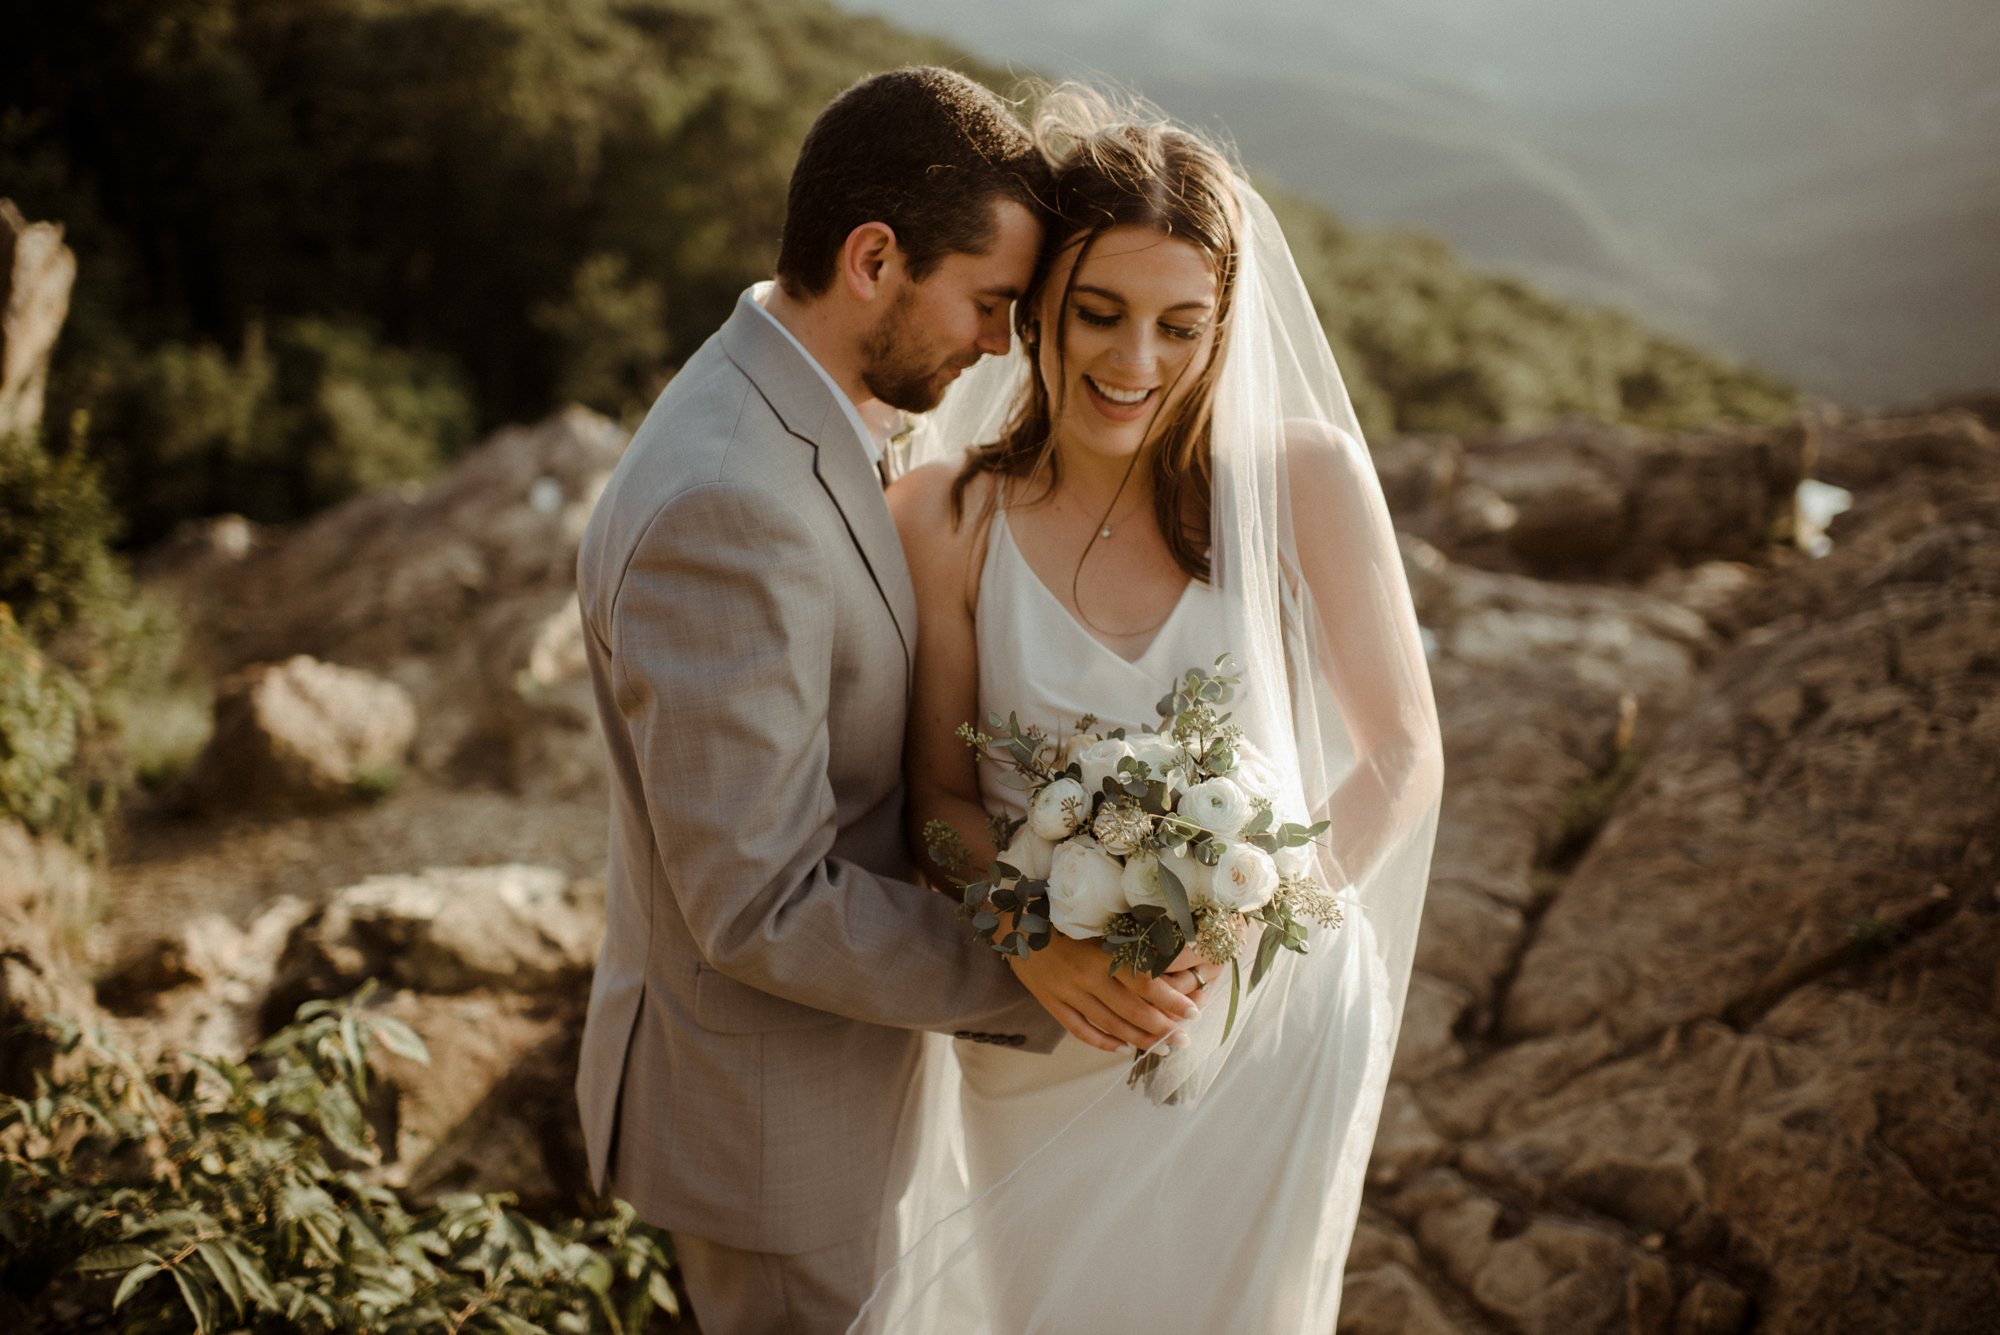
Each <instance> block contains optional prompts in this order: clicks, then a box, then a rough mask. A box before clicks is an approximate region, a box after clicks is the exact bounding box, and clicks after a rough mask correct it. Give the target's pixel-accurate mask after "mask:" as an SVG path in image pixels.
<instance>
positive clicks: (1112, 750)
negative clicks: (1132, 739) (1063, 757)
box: [1073, 737, 1132, 797]
mask: <svg viewBox="0 0 2000 1335" xmlns="http://www.w3.org/2000/svg"><path fill="white" fill-rule="evenodd" d="M1131 754H1132V748H1131V747H1130V746H1127V745H1126V744H1125V742H1124V741H1123V740H1122V739H1121V738H1117V737H1106V738H1105V739H1104V740H1102V741H1098V742H1092V743H1091V744H1090V745H1089V746H1086V747H1084V748H1083V749H1082V750H1081V751H1079V752H1077V753H1076V755H1075V757H1073V758H1074V760H1075V762H1076V763H1077V764H1078V765H1081V766H1082V767H1083V791H1084V792H1086V793H1089V794H1090V795H1091V796H1092V797H1095V796H1097V794H1099V793H1101V792H1103V791H1104V781H1105V780H1106V779H1108V778H1111V777H1112V776H1113V775H1115V774H1117V773H1118V762H1119V761H1121V760H1123V759H1124V758H1125V757H1126V756H1129V755H1131Z"/></svg>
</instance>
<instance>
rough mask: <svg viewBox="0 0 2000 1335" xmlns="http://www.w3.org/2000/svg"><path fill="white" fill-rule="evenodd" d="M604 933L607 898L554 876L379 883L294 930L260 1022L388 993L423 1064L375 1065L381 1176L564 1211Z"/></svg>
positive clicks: (476, 871) (395, 1060)
mask: <svg viewBox="0 0 2000 1335" xmlns="http://www.w3.org/2000/svg"><path fill="white" fill-rule="evenodd" d="M603 931H604V898H603V889H602V886H601V885H599V884H597V883H595V882H575V881H572V880H570V878H568V877H566V876H564V875H563V874H562V873H561V872H558V871H555V870H552V869H550V868H547V867H530V866H520V865H509V866H499V867H457V868H441V869H433V870H431V871H426V872H422V873H419V874H416V875H408V876H378V877H370V878H369V879H368V880H365V881H363V882H361V883H360V884H359V885H355V886H352V887H350V888H349V889H347V890H344V891H342V892H341V893H339V894H337V895H335V896H334V897H333V899H332V900H331V902H329V903H328V904H327V905H326V906H325V907H324V908H323V909H321V910H320V911H319V912H317V913H315V914H313V915H312V916H310V917H309V918H307V919H306V920H305V921H303V922H301V923H299V924H298V926H297V927H296V928H295V929H294V930H293V931H292V932H291V934H290V938H289V940H287V941H286V942H285V945H284V949H283V954H282V958H281V959H280V960H279V962H278V965H277V969H276V977H275V979H274V980H273V981H272V983H271V986H270V988H269V990H268V991H267V992H266V993H265V995H264V997H263V999H262V1009H263V1021H264V1025H265V1027H267V1028H275V1027H276V1026H278V1025H280V1024H282V1023H284V1022H285V1021H286V1020H287V1019H289V1018H290V1016H291V1014H292V1012H293V1010H294V1009H295V1008H296V1007H297V1006H298V1005H299V1003H300V1002H303V1001H306V1000H309V999H311V998H314V997H323V996H340V995H344V994H346V993H349V992H352V991H354V990H355V989H356V988H358V987H360V986H361V985H362V984H363V983H364V982H366V981H368V980H371V979H372V980H377V981H379V982H381V983H384V984H387V985H388V986H389V987H390V988H391V989H392V991H391V993H390V994H389V995H388V996H387V997H385V998H384V999H383V1001H382V1005H383V1007H384V1009H385V1010H386V1011H387V1013H389V1014H391V1015H393V1016H395V1017H396V1018H398V1019H401V1020H403V1021H404V1022H405V1023H407V1024H408V1025H409V1026H410V1027H411V1028H412V1029H414V1030H415V1031H416V1032H417V1035H418V1036H419V1037H420V1038H422V1039H423V1040H424V1042H425V1046H426V1047H427V1048H428V1049H429V1053H430V1060H429V1062H428V1063H427V1064H419V1063H416V1062H413V1061H411V1060H409V1059H408V1058H404V1057H399V1056H396V1055H395V1054H393V1053H389V1052H386V1051H385V1052H379V1053H377V1054H375V1057H374V1062H375V1066H376V1068H377V1071H378V1073H379V1075H380V1076H381V1079H380V1080H379V1081H378V1082H377V1085H376V1088H375V1093H374V1101H373V1103H372V1104H371V1106H370V1110H369V1115H370V1119H371V1121H372V1122H373V1123H374V1125H375V1127H376V1131H377V1133H378V1136H379V1137H380V1139H381V1141H382V1144H383V1147H384V1166H383V1169H382V1172H381V1175H380V1176H381V1179H382V1180H383V1181H384V1182H386V1183H387V1184H389V1185H391V1186H395V1187H398V1188H407V1189H409V1190H411V1191H413V1192H414V1193H416V1195H417V1197H418V1198H419V1199H431V1198H433V1197H435V1196H436V1195H437V1194H439V1193H442V1192H445V1191H465V1190H471V1191H501V1190H505V1191H512V1192H515V1193H517V1194H519V1195H521V1196H522V1197H523V1199H524V1200H526V1201H528V1202H529V1203H530V1204H531V1205H532V1206H543V1207H552V1206H571V1205H573V1204H574V1203H575V1201H576V1199H577V1198H579V1197H581V1196H582V1195H584V1194H586V1191H587V1188H586V1185H585V1182H584V1178H583V1173H582V1163H583V1150H582V1132H581V1129H580V1127H579V1125H578V1123H577V1116H576V1111H575V1106H574V1101H573V1096H572V1095H571V1093H570V1087H571V1084H572V1082H573V1080H574V1076H575V1071H576V1051H577V1044H578V1042H579V1041H580V1039H581V1036H582V1030H583V1011H584V1005H585V1002H586V1000H587V999H588V997H589V992H590V970H591V966H592V964H593V963H595V961H596V957H597V943H598V939H599V938H600V937H601V936H602V935H603Z"/></svg>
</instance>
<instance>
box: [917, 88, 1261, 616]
mask: <svg viewBox="0 0 2000 1335" xmlns="http://www.w3.org/2000/svg"><path fill="white" fill-rule="evenodd" d="M1034 137H1035V142H1036V144H1037V145H1038V146H1039V147H1040V148H1041V150H1042V152H1043V153H1044V155H1046V156H1047V158H1048V160H1049V163H1050V166H1051V172H1052V178H1051V181H1050V183H1049V185H1048V187H1047V189H1048V193H1047V196H1046V197H1045V198H1044V199H1043V201H1042V202H1043V205H1044V219H1045V221H1046V222H1047V225H1048V232H1047V236H1046V238H1045V240H1044V242H1043V246H1042V253H1041V257H1040V262H1039V263H1038V264H1037V265H1036V266H1035V275H1034V278H1033V280H1032V281H1031V282H1030V283H1029V286H1028V291H1027V292H1026V293H1025V294H1023V296H1022V297H1021V299H1020V300H1019V301H1018V302H1016V303H1015V306H1014V332H1015V334H1016V336H1017V337H1019V338H1020V339H1021V341H1022V344H1023V346H1024V347H1025V348H1026V349H1027V351H1028V352H1029V354H1030V355H1031V356H1034V355H1035V354H1036V353H1037V352H1038V351H1039V338H1040V336H1041V330H1040V329H1039V328H1038V323H1039V321H1038V316H1039V313H1040V311H1041V306H1042V298H1043V296H1044V293H1045V290H1046V287H1047V285H1048V282H1049V279H1050V276H1051V275H1052V273H1053V272H1054V270H1055V267H1056V262H1057V260H1058V259H1059V258H1060V257H1061V256H1062V255H1063V254H1064V253H1065V252H1067V251H1070V250H1072V249H1074V250H1075V251H1076V262H1075V263H1074V264H1072V265H1071V266H1070V267H1069V269H1068V277H1067V280H1066V281H1067V282H1068V283H1071V284H1074V282H1075V280H1076V274H1077V271H1078V270H1079V269H1080V268H1082V266H1083V262H1084V260H1085V259H1086V258H1088V256H1089V254H1090V251H1091V248H1092V247H1093V246H1095V245H1096V243H1097V239H1098V238H1099V237H1100V236H1102V235H1103V234H1104V233H1105V232H1108V231H1110V230H1111V229H1112V228H1114V227H1124V226H1137V227H1147V228H1151V229H1153V230H1155V231H1158V232H1161V233H1163V234H1165V235H1167V236H1171V237H1176V238H1179V239H1180V240H1183V241H1187V242H1189V243H1191V244H1192V245H1194V246H1195V247H1196V248H1197V249H1198V250H1200V251H1201V252H1202V254H1204V255H1205V256H1207V257H1208V261H1209V265H1210V267H1211V269H1212V270H1213V271H1214V273H1215V278H1216V298H1217V299H1216V308H1215V314H1214V316H1213V322H1214V328H1215V342H1214V345H1213V352H1212V354H1211V355H1210V357H1209V359H1208V361H1207V364H1206V365H1205V366H1203V367H1201V368H1200V370H1199V373H1198V378H1197V380H1196V381H1195V383H1194V384H1193V385H1192V386H1190V388H1189V391H1188V393H1187V394H1186V396H1185V397H1184V398H1182V399H1181V400H1180V402H1179V404H1178V405H1177V407H1176V409H1175V413H1174V416H1173V417H1172V418H1171V419H1169V420H1162V421H1161V422H1160V423H1159V424H1158V426H1157V428H1156V430H1155V432H1154V435H1153V439H1152V441H1151V442H1150V444H1149V450H1150V453H1151V461H1150V466H1151V468H1152V472H1153V502H1154V518H1155V519H1156V521H1157V522H1158V524H1159V527H1160V532H1161V533H1162V534H1163V535H1164V536H1165V538H1166V540H1167V546H1168V549H1169V550H1170V551H1172V553H1173V555H1174V560H1175V561H1176V562H1177V563H1178V564H1179V565H1180V566H1181V568H1182V569H1184V570H1185V571H1187V573H1188V574H1189V576H1191V577H1192V578H1195V579H1201V580H1206V579H1207V578H1208V577H1209V561H1208V543H1209V533H1208V527H1209V492H1210V486H1211V484H1212V481H1213V466H1212V455H1211V451H1210V422H1211V415H1212V409H1213V404H1214V388H1215V381H1216V374H1217V370H1218V368H1219V367H1220V366H1221V363H1222V358H1223V354H1224V351H1225V348H1226V346H1227V342H1228V334H1229V312H1230V306H1231V296H1232V294H1233V292H1234V289H1235V284H1236V259H1237V254H1238V245H1237V235H1238V223H1237V208H1236V187H1235V181H1236V173H1235V171H1234V170H1233V169H1232V167H1231V165H1230V162H1229V159H1228V158H1227V157H1225V156H1224V155H1223V153H1222V152H1221V150H1220V149H1218V148H1217V147H1216V146H1214V145H1213V144H1210V143H1209V142H1208V141H1207V140H1205V139H1203V138H1202V137H1200V136H1199V135H1196V134H1194V133H1192V132H1190V131H1187V130H1184V129H1181V128H1180V127H1178V126H1176V125H1173V124H1172V123H1170V122H1169V121H1168V120H1167V119H1166V117H1165V116H1163V115H1161V114H1160V113H1159V112H1158V111H1157V110H1155V109H1154V108H1152V107H1150V106H1149V105H1147V104H1145V103H1143V102H1140V101H1138V100H1137V99H1119V100H1116V101H1114V100H1113V99H1112V98H1110V97H1107V96H1106V95H1105V94H1103V93H1101V92H1099V91H1097V90H1096V89H1093V88H1088V87H1085V86H1084V85H1081V84H1076V83H1066V84H1062V85H1059V86H1058V87H1056V88H1054V89H1051V90H1050V91H1049V92H1048V93H1047V94H1046V95H1044V96H1043V98H1042V99H1041V102H1040V105H1039V107H1038V108H1037V111H1036V114H1035V119H1034ZM1062 296H1063V299H1062V301H1061V302H1060V303H1059V304H1058V309H1063V310H1066V309H1067V308H1068V305H1069V299H1070V294H1069V292H1068V291H1065V292H1064V293H1063V294H1062ZM1063 324H1064V322H1062V321H1058V322H1057V323H1056V327H1055V328H1054V329H1053V330H1052V331H1051V336H1052V337H1053V338H1054V339H1055V340H1056V343H1055V351H1056V354H1057V356H1058V357H1060V356H1061V355H1062V353H1063V342H1062V340H1063ZM1061 410H1062V409H1061V405H1060V404H1059V403H1055V402H1052V401H1051V399H1050V396H1049V387H1048V386H1047V385H1046V384H1044V383H1043V381H1042V377H1041V376H1040V375H1039V374H1031V375H1030V376H1029V377H1028V379H1027V384H1026V386H1025V387H1024V389H1023V391H1022V394H1021V398H1020V400H1019V402H1018V403H1017V404H1016V406H1015V408H1014V411H1013V413H1012V414H1011V416H1010V418H1009V420H1008V423H1007V426H1006V427H1005V428H1004V429H1003V430H1002V432H1001V435H1000V439H999V440H997V441H995V442H993V443H992V444H990V445H985V446H982V447H980V448H978V449H975V450H973V451H972V452H971V453H970V454H969V456H968V457H967V460H966V464H965V467H964V469H963V470H962V471H961V472H960V474H959V477H958V480H957V482H956V484H955V485H954V487H953V490H952V503H953V508H954V511H957V510H959V509H960V508H961V507H962V505H963V500H964V494H965V489H966V488H967V487H968V486H969V485H970V484H971V482H972V480H973V479H974V478H975V477H978V476H979V475H981V474H993V475H994V476H995V477H996V478H1028V477H1033V476H1036V475H1037V474H1038V473H1039V474H1042V476H1044V478H1045V481H1046V485H1047V486H1048V487H1049V488H1051V489H1052V488H1053V487H1054V486H1055V485H1056V482H1057V468H1058V466H1059V462H1058V459H1057V456H1056V453H1055V433H1054V423H1055V422H1056V421H1057V420H1058V418H1059V416H1060V414H1061ZM1044 469H1046V472H1045V473H1043V471H1042V470H1044Z"/></svg>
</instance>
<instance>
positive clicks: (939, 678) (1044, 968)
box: [889, 463, 1205, 1051]
mask: <svg viewBox="0 0 2000 1335" xmlns="http://www.w3.org/2000/svg"><path fill="white" fill-rule="evenodd" d="M952 476H953V471H952V467H951V465H949V464H946V463H935V464H928V465H926V466H924V467H922V468H919V469H916V470H914V471H912V472H911V473H910V474H908V475H907V476H905V477H903V478H900V479H898V481H897V482H896V484H895V485H894V486H892V487H891V488H890V489H889V510H890V513H892V514H893V515H894V516H895V518H896V529H897V531H898V532H899V533H900V534H901V535H902V538H903V550H904V552H905V554H906V555H907V556H908V557H909V562H910V579H911V582H912V584H913V585H914V586H915V588H916V593H917V622H918V626H919V629H918V632H917V674H916V691H915V697H914V699H913V700H912V701H911V705H910V718H909V727H908V731H907V733H906V735H905V739H904V768H905V771H906V774H907V781H908V786H909V826H910V840H911V843H912V845H913V849H914V852H915V854H916V857H917V860H918V861H919V862H920V863H921V864H922V865H923V866H924V867H925V868H927V869H929V870H930V873H931V875H932V877H933V878H934V879H935V880H937V882H938V883H939V884H948V882H946V881H945V880H944V879H943V869H941V868H938V867H936V866H935V864H934V863H933V862H932V861H931V858H930V856H929V853H928V851H927V850H926V849H925V848H924V847H923V844H924V837H923V828H924V826H925V825H926V824H927V823H929V822H930V821H933V820H943V821H946V822H948V823H950V825H951V826H952V828H954V829H956V830H957V831H958V833H959V835H960V837H961V838H963V839H964V840H965V842H966V845H967V846H968V847H969V848H970V849H971V850H972V856H973V859H974V862H975V864H976V865H978V866H980V867H984V866H985V865H986V864H987V863H989V862H991V861H992V860H993V857H994V853H995V850H994V847H993V838H992V834H991V832H990V831H989V830H988V829H987V825H986V811H985V809H984V807H983V806H982V805H981V803H980V798H979V774H978V769H977V767H976V764H975V762H974V759H973V754H972V751H971V749H970V748H969V747H967V746H966V745H965V743H964V742H963V741H961V740H959V738H958V736H957V732H958V727H959V725H960V724H962V723H974V724H977V723H978V721H979V720H978V716H977V712H976V711H977V710H978V708H979V644H978V639H977V636H976V634H975V632H974V623H973V609H974V608H975V607H976V606H978V600H979V574H980V569H981V565H982V557H983V556H984V548H985V544H984V541H983V539H984V537H985V534H986V527H985V525H984V524H981V523H978V522H976V518H975V517H976V516H978V515H979V514H980V513H981V512H982V510H983V507H984V504H985V492H984V490H983V489H984V488H985V487H986V486H988V485H990V483H989V481H988V479H985V478H981V479H978V480H977V481H976V482H975V484H974V485H973V486H972V487H969V488H968V489H967V492H966V498H965V500H966V506H965V509H966V515H967V518H966V519H965V520H964V521H963V522H958V523H955V522H954V521H953V518H952V514H951V481H952ZM1010 963H1011V964H1012V965H1013V968H1014V974H1015V976H1016V977H1017V978H1019V979H1020V980H1021V985H1022V986H1023V987H1025V988H1027V989H1028V991H1029V992H1031V993H1032V994H1033V995H1034V997H1035V1000H1037V1001H1039V1002H1041V1003H1042V1006H1043V1007H1044V1008H1045V1009H1046V1010H1047V1011H1048V1012H1049V1014H1050V1015H1052V1016H1054V1017H1055V1018H1056V1020H1057V1022H1058V1023H1060V1024H1061V1025H1062V1027H1063V1028H1064V1029H1067V1030H1068V1031H1069V1032H1070V1033H1071V1034H1073V1035H1075V1036H1076V1038H1077V1039H1079V1040H1080V1041H1082V1042H1084V1043H1088V1044H1090V1045H1091V1046H1092V1047H1096V1048H1102V1049H1104V1050H1106V1051H1116V1050H1117V1049H1118V1047H1119V1046H1120V1045H1121V1044H1130V1045H1133V1046H1135V1047H1139V1048H1146V1047H1151V1046H1152V1045H1153V1044H1155V1043H1157V1042H1159V1041H1160V1040H1161V1039H1163V1038H1166V1037H1167V1036H1168V1035H1169V1034H1171V1033H1172V1032H1173V1030H1174V1029H1175V1027H1176V1026H1177V1025H1178V1024H1179V1022H1180V1020H1181V1019H1183V1018H1192V1016H1190V1015H1188V1013H1187V1012H1188V1010H1189V1008H1190V1007H1191V1006H1194V1007H1198V1006H1199V1004H1200V1003H1201V1001H1202V1000H1204V999H1205V993H1204V992H1203V991H1202V990H1200V989H1199V988H1198V987H1197V986H1196V984H1195V982H1194V979H1193V978H1192V976H1191V975H1187V974H1182V975H1179V976H1170V977H1169V978H1134V977H1132V976H1131V974H1130V971H1126V972H1125V973H1121V974H1119V975H1118V976H1117V977H1116V978H1113V977H1112V976H1111V974H1110V971H1109V970H1107V969H1106V968H1105V963H1104V952H1103V951H1101V950H1100V949H1098V947H1097V946H1096V944H1095V943H1093V942H1089V941H1075V940H1072V939H1070V938H1069V937H1067V936H1064V935H1062V934H1061V933H1056V934H1055V935H1054V937H1053V939H1052V940H1051V941H1050V942H1049V944H1048V945H1047V946H1046V947H1044V948H1043V949H1041V950H1037V951H1035V952H1034V953H1032V954H1030V955H1029V956H1028V957H1027V958H1026V959H1018V960H1011V961H1010ZM1190 989H1192V991H1190ZM1196 1013H1199V1012H1198V1011H1197V1012H1196Z"/></svg>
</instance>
